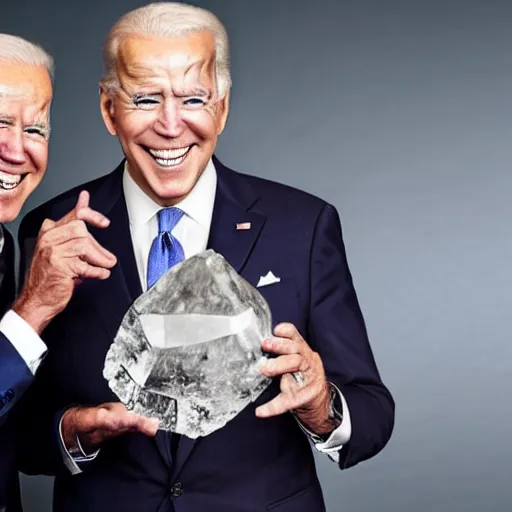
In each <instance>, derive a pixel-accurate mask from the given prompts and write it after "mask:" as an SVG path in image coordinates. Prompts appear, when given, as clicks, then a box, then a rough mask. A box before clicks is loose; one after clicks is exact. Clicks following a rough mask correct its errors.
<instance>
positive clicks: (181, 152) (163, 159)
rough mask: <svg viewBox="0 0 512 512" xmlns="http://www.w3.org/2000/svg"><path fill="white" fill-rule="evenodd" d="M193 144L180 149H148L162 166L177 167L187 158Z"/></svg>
mask: <svg viewBox="0 0 512 512" xmlns="http://www.w3.org/2000/svg"><path fill="white" fill-rule="evenodd" d="M192 147H193V144H191V145H190V146H186V147H184V148H179V149H150V148H145V149H146V151H147V152H148V153H149V154H150V155H151V156H152V157H153V160H154V161H155V162H156V163H157V164H158V165H159V166H161V167H176V166H177V165H180V164H181V163H182V162H183V161H184V160H185V158H187V156H188V154H189V153H190V150H191V149H192Z"/></svg>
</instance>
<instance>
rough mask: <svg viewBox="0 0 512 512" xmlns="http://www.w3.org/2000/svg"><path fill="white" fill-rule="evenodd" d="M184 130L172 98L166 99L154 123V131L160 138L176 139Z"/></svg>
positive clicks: (178, 110) (178, 111)
mask: <svg viewBox="0 0 512 512" xmlns="http://www.w3.org/2000/svg"><path fill="white" fill-rule="evenodd" d="M184 128H185V123H184V122H183V119H182V118H181V112H180V109H179V107H178V105H177V104H176V102H175V101H173V99H172V98H167V99H166V100H165V102H164V103H163V105H162V109H161V111H160V112H159V114H158V118H157V120H156V122H155V131H156V132H157V133H158V134H159V135H161V136H162V137H167V138H176V137H179V136H180V135H181V134H182V133H183V130H184Z"/></svg>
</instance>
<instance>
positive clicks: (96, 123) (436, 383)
mask: <svg viewBox="0 0 512 512" xmlns="http://www.w3.org/2000/svg"><path fill="white" fill-rule="evenodd" d="M143 3H145V2H138V1H135V0H108V1H105V0H87V1H86V2H80V1H73V0H68V1H67V2H64V1H62V2H61V1H58V0H54V1H46V2H41V1H39V0H1V4H2V14H1V16H0V31H8V32H14V33H17V34H19V35H22V36H25V37H28V38H31V39H35V40H37V41H39V42H41V43H42V44H43V45H45V47H46V48H47V49H48V50H49V51H50V52H51V53H53V55H54V56H55V58H56V61H57V65H58V68H57V88H56V99H55V104H54V108H53V128H54V131H53V135H52V147H51V160H50V166H49V171H48V174H47V177H46V178H45V180H44V182H43V183H42V185H41V186H40V188H39V189H38V190H37V191H36V193H35V194H33V196H32V197H31V198H30V200H29V202H28V204H27V209H26V210H28V209H30V208H32V207H34V206H36V205H37V204H39V203H40V202H41V201H43V200H45V199H48V198H50V197H52V196H54V195H55V194H57V193H58V192H61V191H63V190H65V189H68V188H69V187H71V186H73V185H75V184H78V183H79V182H83V181H86V180H89V179H91V178H93V177H96V176H99V175H102V174H104V173H106V172H108V171H110V170H111V169H113V168H114V166H115V165H117V163H118V161H119V159H120V156H121V153H120V149H119V147H118V144H117V142H116V140H115V139H113V138H110V137H109V136H108V135H107V132H106V130H105V129H104V127H103V124H102V121H101V118H100V114H99V108H98V93H97V82H98V79H99V77H100V74H101V71H102V64H101V60H100V47H101V43H102V40H103V38H104V36H105V34H106V32H107V30H108V28H109V27H110V26H111V25H112V24H113V23H114V22H115V20H116V19H117V18H118V17H119V16H120V15H121V14H122V13H124V12H126V11H127V10H129V9H131V8H133V7H135V6H138V5H141V4H143ZM197 4H199V5H201V6H204V7H207V8H210V9H212V10H213V11H214V12H215V13H217V15H218V16H219V17H220V18H221V19H222V20H223V21H224V22H225V24H226V25H227V28H228V31H229V33H230V36H231V42H232V55H233V79H234V88H233V101H232V110H231V116H230V120H229V122H228V126H227V131H226V132H225V134H224V135H223V136H222V139H221V141H220V144H219V147H218V151H217V154H218V156H219V157H220V158H221V159H222V160H223V161H224V162H225V163H226V164H227V165H229V166H232V167H234V168H235V169H238V170H242V171H245V172H248V173H252V174H256V175H260V176H264V177H268V178H272V179H275V180H278V181H282V182H285V183H288V184H290V185H294V186H296V187H299V188H303V189H306V190H308V191H310V192H312V193H315V194H317V195H320V196H322V197H323V198H325V199H326V200H328V201H331V202H332V203H333V204H334V205H336V207H337V208H338V209H339V211H340V213H341V217H342V221H343V224H344V235H345V242H346V245H347V250H348V255H349V262H350V265H351V269H352V272H353V275H354V280H355V285H356V288H357V291H358V294H359V297H360V300H361V305H362V309H363V312H364V314H365V317H366V321H367V325H368V329H369V334H370V336H371V340H372V344H373V349H374V351H375V355H376V358H377V361H378V364H379V367H380V370H381V373H382V376H383V378H384V380H385V382H386V383H387V384H388V385H389V387H390V388H391V390H392V392H393V394H394V396H395V398H396V402H397V422H396V429H395V432H394V435H393V437H392V440H391V442H390V444H389V445H388V446H387V448H386V449H385V450H384V451H383V452H382V453H381V454H380V455H378V456H377V457H376V458H374V459H373V460H371V461H369V462H366V463H363V464H361V465H359V466H357V467H355V468H353V469H350V470H348V471H345V472H340V471H339V470H337V468H336V466H335V465H334V464H332V463H331V462H330V461H328V460H327V458H325V457H318V458H317V460H318V471H319V473H320V477H321V481H322V484H323V488H324V490H325V495H326V500H327V504H328V510H329V512H335V511H343V512H370V511H374V510H379V511H383V512H387V511H389V512H399V511H407V512H410V511H414V512H428V511H436V512H465V511H478V512H498V511H499V512H509V511H510V510H511V509H512V490H511V485H510V467H511V464H510V460H511V456H512V448H511V443H510V440H509V438H508V435H509V433H510V432H511V428H510V422H511V421H512V413H511V412H510V401H511V400H510V394H511V385H510V381H509V380H508V379H507V376H508V375H510V371H509V368H510V361H511V358H512V344H511V343H510V326H509V321H508V318H509V316H508V313H509V309H510V308H511V306H512V296H511V294H512V265H511V263H510V260H511V255H512V236H511V235H512V223H511V222H510V219H511V218H512V206H511V204H510V202H509V200H508V199H509V195H510V190H511V187H512V175H511V173H510V172H509V167H510V161H511V159H512V150H511V149H510V148H511V147H512V144H511V138H512V116H511V114H512V101H511V100H512V93H511V84H512V60H511V59H510V53H511V49H512V2H510V0H503V1H492V0H481V1H476V0H459V1H455V0H430V1H426V0H424V1H420V0H417V1H413V0H410V1H405V0H404V1H391V0H388V1H382V0H373V1H372V0H351V1H340V0H332V1H330V0H316V1H297V0H293V1H292V0H287V1H286V0H281V1H279V0H269V1H250V0H218V1H215V0H204V1H197ZM13 227H14V228H16V225H15V226H13ZM507 374H508V375H507ZM507 404H508V405H507ZM50 484H51V482H50V480H48V479H44V478H25V479H24V480H23V489H24V501H25V503H26V510H27V512H32V511H37V512H45V511H47V510H50V508H49V507H50V505H49V503H50V493H51V488H50ZM43 503H44V505H43Z"/></svg>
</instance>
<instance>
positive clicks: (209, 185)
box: [123, 159, 217, 230]
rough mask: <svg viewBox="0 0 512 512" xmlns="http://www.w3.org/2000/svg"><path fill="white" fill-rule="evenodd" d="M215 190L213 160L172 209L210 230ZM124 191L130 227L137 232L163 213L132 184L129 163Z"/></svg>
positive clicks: (125, 172)
mask: <svg viewBox="0 0 512 512" xmlns="http://www.w3.org/2000/svg"><path fill="white" fill-rule="evenodd" d="M216 188H217V172H216V170H215V166H214V165H213V162H212V160H211V159H210V160H209V161H208V164H207V165H206V168H205V169H204V171H203V172H202V174H201V176H200V177H199V179H198V180H197V183H196V184H195V186H194V188H193V189H192V190H191V191H190V193H189V194H188V195H187V196H186V197H185V198H184V199H183V200H182V201H180V202H179V203H177V204H176V205H175V206H176V207H177V208H180V210H182V211H183V212H184V213H185V215H187V216H188V217H190V218H191V219H193V220H195V221H196V222H197V223H198V224H200V225H201V226H203V227H204V228H205V229H207V230H209V229H210V224H211V220H212V214H213V204H214V202H215V191H216ZM123 191H124V197H125V200H126V208H127V210H128V219H129V221H130V227H131V228H132V229H134V230H137V229H138V228H140V227H143V226H145V225H146V224H147V223H148V222H149V221H150V220H151V219H152V218H153V217H154V216H155V215H156V214H157V213H158V212H159V210H161V209H162V206H160V205H159V204H158V203H156V202H155V201H153V199H151V198H150V197H149V196H148V195H147V194H146V193H145V192H143V190H142V189H141V188H140V187H139V186H138V185H137V183H135V181H134V179H133V178H132V177H131V176H130V173H129V172H128V162H127V161H126V162H125V165H124V172H123Z"/></svg>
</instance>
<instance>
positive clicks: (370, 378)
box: [307, 205, 395, 469]
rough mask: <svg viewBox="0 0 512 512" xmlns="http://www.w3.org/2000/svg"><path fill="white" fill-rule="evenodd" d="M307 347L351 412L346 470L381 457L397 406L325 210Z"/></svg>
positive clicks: (313, 262)
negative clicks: (317, 357) (383, 377)
mask: <svg viewBox="0 0 512 512" xmlns="http://www.w3.org/2000/svg"><path fill="white" fill-rule="evenodd" d="M310 287H311V290H310V297H311V302H310V307H311V310H310V319H309V329H308V331H309V332H308V338H307V340H308V342H309V343H310V345H311V346H312V347H313V348H314V349H315V350H316V351H317V352H318V353H319V354H320V357H321V358H322V361H323V363H324V367H325V372H326V376H327V379H328V380H329V381H331V382H333V383H334V384H335V385H336V386H337V387H338V388H339V390H340V391H341V393H342V394H343V396H344V398H345V400H346V403H347V406H348V410H349V411H350V421H351V435H350V440H349V441H348V442H347V443H346V444H345V445H344V446H343V448H342V449H341V450H340V452H339V459H338V464H339V467H340V468H341V469H345V468H348V467H351V466H354V465H356V464H358V463H359V462H361V461H364V460H366V459H369V458H371V457H373V456H374V455H376V454H377V453H378V452H379V451H380V450H382V448H384V446H385V445H386V444H387V442H388V440H389V438H390V436H391V432H392V430H393V426H394V409H395V404H394V401H393V398H392V396H391V394H390V392H389V391H388V389H387V388H386V387H385V386H384V384H383V383H382V380H381V378H380V375H379V371H378V369H377V366H376V364H375V360H374V357H373V353H372V350H371V347H370V343H369V340H368V335H367V332H366V327H365V323H364V319H363V315H362V313H361V309H360V307H359V302H358V299H357V295H356V292H355V289H354V285H353V282H352V276H351V274H350V270H349V267H348V263H347V257H346V253H345V247H344V244H343V239H342V230H341V223H340V219H339V216H338V213H337V211H336V209H335V208H334V207H333V206H331V205H326V206H325V207H324V208H323V210H322V211H321V213H320V215H319V217H318V219H317V224H316V227H315V232H314V237H313V244H312V249H311V259H310Z"/></svg>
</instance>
